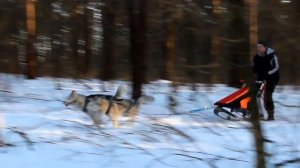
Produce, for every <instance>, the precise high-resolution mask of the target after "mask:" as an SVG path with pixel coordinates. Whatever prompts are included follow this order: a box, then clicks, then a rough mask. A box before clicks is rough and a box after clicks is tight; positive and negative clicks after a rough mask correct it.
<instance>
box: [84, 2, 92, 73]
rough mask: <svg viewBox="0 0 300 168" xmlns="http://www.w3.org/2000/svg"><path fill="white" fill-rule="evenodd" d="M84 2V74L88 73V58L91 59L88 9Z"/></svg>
mask: <svg viewBox="0 0 300 168" xmlns="http://www.w3.org/2000/svg"><path fill="white" fill-rule="evenodd" d="M87 2H88V1H87ZM87 2H86V4H85V5H86V6H85V9H84V17H83V18H84V38H85V46H84V48H85V58H84V65H83V66H84V68H83V73H84V74H85V75H87V74H88V71H89V67H90V60H91V43H90V40H91V33H90V32H91V30H90V29H89V25H90V24H89V18H90V17H89V16H90V10H89V9H88V7H87V5H88V3H87Z"/></svg>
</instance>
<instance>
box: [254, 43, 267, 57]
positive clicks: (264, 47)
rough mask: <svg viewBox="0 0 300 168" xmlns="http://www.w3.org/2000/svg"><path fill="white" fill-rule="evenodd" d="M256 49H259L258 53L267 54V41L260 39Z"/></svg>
mask: <svg viewBox="0 0 300 168" xmlns="http://www.w3.org/2000/svg"><path fill="white" fill-rule="evenodd" d="M256 49H257V54H258V55H261V56H263V55H265V53H266V50H267V45H266V42H264V41H259V42H258V43H257V46H256Z"/></svg>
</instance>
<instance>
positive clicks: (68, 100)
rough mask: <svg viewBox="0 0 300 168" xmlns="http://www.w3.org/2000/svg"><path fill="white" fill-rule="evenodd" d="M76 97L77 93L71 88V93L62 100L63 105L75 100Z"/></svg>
mask: <svg viewBox="0 0 300 168" xmlns="http://www.w3.org/2000/svg"><path fill="white" fill-rule="evenodd" d="M77 98H78V94H77V92H76V91H75V90H72V92H71V94H70V95H69V96H68V97H67V99H66V101H64V104H65V106H68V105H70V104H72V103H74V102H76V100H77Z"/></svg>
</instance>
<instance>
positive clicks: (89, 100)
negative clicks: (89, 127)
mask: <svg viewBox="0 0 300 168" xmlns="http://www.w3.org/2000/svg"><path fill="white" fill-rule="evenodd" d="M125 92H126V88H125V87H123V86H120V87H118V89H117V92H116V94H115V95H114V96H113V95H104V94H94V95H89V96H84V95H82V94H78V93H77V92H76V91H74V90H73V91H72V92H71V94H70V95H69V96H68V98H67V100H66V101H65V102H64V104H65V106H68V105H71V104H72V105H75V106H76V107H78V108H80V109H82V111H83V112H85V113H86V114H87V115H88V116H89V117H90V118H91V119H92V120H93V122H94V123H95V124H97V125H100V124H101V121H102V115H103V113H106V111H103V110H102V108H101V107H100V106H99V102H100V100H101V99H106V100H108V101H112V100H114V99H120V98H121V97H122V95H123V94H124V93H125Z"/></svg>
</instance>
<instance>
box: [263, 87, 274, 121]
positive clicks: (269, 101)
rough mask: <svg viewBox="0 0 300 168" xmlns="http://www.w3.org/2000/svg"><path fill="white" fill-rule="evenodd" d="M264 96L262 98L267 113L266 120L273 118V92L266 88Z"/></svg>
mask: <svg viewBox="0 0 300 168" xmlns="http://www.w3.org/2000/svg"><path fill="white" fill-rule="evenodd" d="M264 96H265V98H264V103H265V108H266V110H267V113H268V118H267V120H274V101H273V92H270V91H268V90H266V91H265V95H264Z"/></svg>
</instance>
